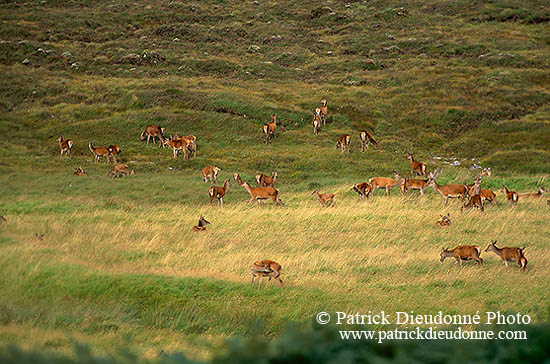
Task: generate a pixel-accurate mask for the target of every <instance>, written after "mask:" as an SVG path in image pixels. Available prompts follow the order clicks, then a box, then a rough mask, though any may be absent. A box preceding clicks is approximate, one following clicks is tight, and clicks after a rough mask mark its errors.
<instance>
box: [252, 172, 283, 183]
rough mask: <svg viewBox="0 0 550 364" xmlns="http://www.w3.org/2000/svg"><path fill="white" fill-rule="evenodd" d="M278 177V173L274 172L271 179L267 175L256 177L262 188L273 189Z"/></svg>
mask: <svg viewBox="0 0 550 364" xmlns="http://www.w3.org/2000/svg"><path fill="white" fill-rule="evenodd" d="M278 175H279V174H278V173H277V171H275V172H272V174H271V177H270V176H267V175H265V174H258V175H256V182H257V183H258V186H260V187H268V186H269V187H273V185H274V184H275V181H276V180H277V176H278Z"/></svg>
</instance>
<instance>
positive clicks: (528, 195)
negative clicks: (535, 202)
mask: <svg viewBox="0 0 550 364" xmlns="http://www.w3.org/2000/svg"><path fill="white" fill-rule="evenodd" d="M545 193H546V189H545V188H544V186H540V187H539V189H538V191H537V192H527V193H522V194H520V195H519V196H521V198H539V197H541V196H542V195H543V194H545Z"/></svg>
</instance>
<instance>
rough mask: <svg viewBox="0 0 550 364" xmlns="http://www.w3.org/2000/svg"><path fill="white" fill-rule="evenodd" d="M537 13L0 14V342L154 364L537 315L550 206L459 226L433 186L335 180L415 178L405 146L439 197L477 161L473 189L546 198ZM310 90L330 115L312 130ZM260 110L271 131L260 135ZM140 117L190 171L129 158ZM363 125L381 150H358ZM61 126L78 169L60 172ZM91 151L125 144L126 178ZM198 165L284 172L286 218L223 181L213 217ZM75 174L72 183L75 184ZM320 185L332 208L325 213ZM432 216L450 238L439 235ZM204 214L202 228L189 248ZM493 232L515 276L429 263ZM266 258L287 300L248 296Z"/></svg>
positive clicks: (417, 8) (541, 317) (406, 6)
mask: <svg viewBox="0 0 550 364" xmlns="http://www.w3.org/2000/svg"><path fill="white" fill-rule="evenodd" d="M549 20H550V5H549V4H547V3H544V2H539V1H504V0H495V1H491V2H471V1H438V2H437V3H433V4H432V3H426V2H421V1H400V2H398V1H349V2H339V1H324V2H318V3H311V4H310V3H307V2H300V1H282V2H281V1H247V2H241V1H187V2H177V1H172V2H158V1H155V2H151V1H141V0H138V1H132V2H129V1H125V0H121V1H116V2H112V1H61V0H60V1H56V0H49V1H20V2H11V1H3V2H0V76H1V77H2V79H3V82H1V83H0V133H1V135H2V136H3V137H2V138H0V214H1V215H4V216H5V217H6V219H7V222H6V223H2V224H0V261H1V263H0V272H1V274H0V289H1V290H2V291H3V292H5V293H6V294H4V295H2V296H1V298H0V323H1V324H2V325H1V326H0V344H2V345H4V344H7V343H16V344H18V345H20V346H22V347H24V348H29V347H32V348H38V349H40V350H41V349H48V350H58V351H64V352H69V351H71V349H72V345H73V343H75V342H87V343H90V344H91V345H92V347H93V349H94V350H97V351H100V352H111V351H113V350H115V349H116V347H118V346H119V345H125V342H126V341H129V342H131V343H132V345H135V346H136V351H138V352H140V353H143V354H145V356H147V357H154V356H155V355H156V353H158V352H159V351H161V350H164V351H166V352H169V351H174V350H183V351H185V352H186V353H188V354H189V355H190V356H192V357H197V358H205V357H206V356H208V355H209V353H210V352H211V348H212V346H216V345H217V344H218V343H220V342H221V341H222V340H223V339H225V338H227V337H230V336H232V335H236V334H239V335H245V336H250V335H253V334H256V333H260V334H264V335H266V336H268V337H273V336H275V335H277V334H279V333H280V332H281V329H282V327H283V326H284V325H285V323H286V322H287V321H289V320H292V321H298V322H301V323H306V324H307V323H309V322H310V320H311V317H312V315H314V314H315V313H316V312H318V311H320V310H328V311H331V310H349V311H357V310H364V309H365V308H369V309H385V310H387V311H391V310H396V309H399V310H404V311H407V310H415V311H417V310H420V311H425V312H435V311H438V310H444V311H445V312H449V313H453V312H458V313H472V312H475V311H476V310H482V311H483V310H487V309H499V310H501V311H513V312H516V311H519V312H522V313H526V314H530V315H531V316H532V318H533V319H534V320H535V321H537V322H542V321H547V320H548V310H549V307H548V298H549V296H548V292H550V285H549V282H550V280H549V279H548V278H549V277H550V270H549V267H548V264H546V263H545V262H547V261H548V258H549V255H550V252H549V250H548V244H547V242H548V238H550V228H549V227H548V224H547V220H548V214H549V209H548V207H547V206H546V199H547V198H544V199H543V200H538V201H531V202H528V201H523V200H520V204H519V205H518V206H517V207H516V208H512V207H511V206H510V205H508V204H506V203H505V201H504V197H503V196H499V197H498V199H499V201H500V204H498V205H493V206H489V207H488V208H487V211H486V212H485V213H484V214H481V213H480V212H478V211H475V212H470V213H464V214H460V213H459V204H458V202H456V201H453V202H452V203H451V204H450V205H449V207H447V208H445V207H444V206H443V205H442V203H441V199H440V198H439V196H436V195H435V194H434V193H433V191H431V190H430V191H429V192H428V193H427V196H425V198H420V197H418V196H417V194H416V193H410V195H409V196H408V197H407V198H405V199H402V198H401V197H400V196H399V197H398V196H397V191H396V190H394V191H393V196H392V197H391V198H386V197H384V196H382V193H381V192H377V193H376V198H375V199H374V200H373V201H368V202H366V201H362V202H359V201H358V200H357V197H356V196H355V194H354V193H353V192H351V191H350V190H349V188H350V187H351V186H352V185H353V184H354V183H358V182H363V181H366V180H368V178H370V177H373V176H376V175H380V176H389V175H390V174H391V171H392V170H394V169H395V170H398V171H400V172H402V173H403V174H408V170H409V162H408V161H407V159H406V152H408V151H414V152H415V156H416V157H417V159H419V160H421V161H423V162H425V163H427V164H428V169H429V170H432V169H433V168H436V167H437V168H440V169H442V170H443V173H442V176H441V178H440V179H439V182H440V183H446V182H451V181H452V182H457V183H466V182H468V183H470V182H471V181H472V178H473V175H474V173H476V170H472V169H471V167H472V166H473V165H481V166H483V167H490V168H491V169H492V171H493V176H492V177H490V178H487V179H485V180H484V188H491V189H493V190H498V189H499V188H500V186H502V184H504V183H506V184H507V185H508V186H509V187H511V188H513V189H515V190H518V191H532V190H535V189H536V187H537V186H538V185H544V183H545V181H546V177H547V176H548V173H550V149H549V145H550V88H549V85H550V72H549V65H550V35H549V34H550V26H549V24H548V21H549ZM323 97H326V98H328V100H329V105H328V106H329V117H328V124H327V126H326V127H324V128H322V129H321V132H320V134H319V135H317V136H314V135H313V133H312V128H311V123H310V122H311V118H312V117H311V115H312V113H311V112H312V109H313V108H315V107H316V106H318V105H319V104H320V100H321V98H323ZM272 113H276V114H277V115H278V119H279V120H280V121H281V122H282V125H280V126H279V129H278V130H277V134H278V136H277V137H276V138H275V139H274V140H273V142H272V143H270V144H269V145H265V144H264V143H263V135H262V133H261V128H262V125H263V123H264V122H266V121H269V120H270V115H271V114H272ZM149 124H158V125H162V126H164V127H166V132H167V134H175V133H176V132H177V133H180V134H181V135H188V134H194V135H196V136H197V140H198V154H197V156H196V158H193V159H190V160H186V161H184V160H183V159H182V158H181V157H180V158H179V159H177V160H174V159H173V158H172V151H171V150H170V149H162V148H159V147H158V146H154V145H145V144H144V143H143V142H141V141H140V140H139V135H140V133H141V132H142V130H143V129H144V128H145V126H146V125H149ZM360 129H368V130H370V131H372V132H373V134H374V135H375V136H376V138H377V140H378V141H379V143H380V146H379V148H372V147H371V149H370V150H369V152H368V153H366V154H361V153H359V141H358V136H357V132H358V131H359V130H360ZM342 133H350V134H352V149H351V152H350V153H346V154H344V155H342V154H340V153H339V152H338V151H337V150H336V148H335V143H336V140H337V138H338V137H339V135H341V134H342ZM59 135H63V136H64V137H65V138H71V139H73V140H74V143H75V146H74V148H73V156H72V158H67V157H63V158H62V159H60V158H59V149H58V145H57V142H56V138H57V137H58V136H59ZM89 142H94V144H96V145H99V146H103V145H108V144H112V143H114V144H116V145H119V146H120V147H121V148H122V151H123V152H122V160H123V162H124V163H127V164H129V165H130V166H131V168H133V169H135V170H136V172H137V174H136V176H131V177H127V178H122V179H116V180H113V179H109V178H107V176H106V175H107V172H108V170H109V169H110V167H109V166H107V165H106V164H105V163H98V164H94V163H93V160H92V156H91V153H90V152H89V150H88V148H87V145H88V143H89ZM452 162H455V164H456V162H458V164H459V165H451V163H452ZM212 164H214V165H216V166H218V167H220V168H221V169H222V172H221V178H220V179H221V180H223V179H226V178H230V177H231V175H232V173H233V172H239V173H240V174H241V175H242V176H243V178H244V179H246V180H249V181H253V179H254V175H255V174H257V173H260V172H262V173H271V171H273V170H277V171H278V172H279V180H278V181H277V187H278V188H279V189H280V190H281V197H282V199H283V201H284V202H285V206H284V207H283V208H273V207H272V206H271V205H270V204H269V203H268V204H266V205H264V206H255V205H254V206H252V205H250V206H246V205H245V203H244V201H246V200H247V194H246V192H245V191H244V190H243V188H242V187H239V186H236V185H233V186H232V187H231V189H230V191H229V193H228V195H227V198H226V199H225V202H226V206H225V207H224V208H223V209H222V208H216V207H210V206H208V196H207V189H208V184H205V183H203V182H201V181H200V179H199V171H200V169H201V168H202V167H204V166H206V165H212ZM79 165H80V166H82V167H83V168H84V169H85V170H86V171H87V172H88V175H89V176H88V177H82V178H80V177H75V176H73V175H72V171H73V170H74V168H75V167H77V166H79ZM220 182H221V181H220ZM547 187H548V186H547ZM315 188H319V189H321V191H322V192H325V191H328V192H335V193H336V194H337V207H336V208H334V209H329V210H322V209H320V208H319V207H318V204H317V202H316V201H315V200H314V198H313V197H312V196H311V195H310V194H311V191H312V190H313V189H315ZM446 212H450V213H451V218H452V220H453V222H454V224H453V226H452V227H451V228H450V229H448V230H444V231H442V230H440V229H436V227H435V225H434V222H435V220H436V218H437V217H438V214H439V213H446ZM201 214H202V215H205V216H206V218H207V219H208V220H210V221H211V222H212V225H210V226H209V227H208V231H207V232H206V233H205V234H200V235H197V234H192V233H191V232H190V231H189V229H190V227H191V226H192V225H193V224H195V223H196V220H197V219H198V217H199V216H200V215H201ZM35 234H37V235H38V236H41V235H42V234H44V236H43V238H42V239H38V238H37V237H36V236H35ZM491 239H498V240H499V242H501V245H517V246H527V253H526V254H527V257H528V259H529V269H528V273H527V274H522V273H520V272H519V271H518V270H517V269H516V267H515V266H514V267H513V268H509V269H505V268H504V267H501V265H500V262H499V261H498V260H497V258H496V256H492V255H484V256H483V257H484V259H486V265H485V266H484V267H482V268H479V267H476V266H474V265H472V264H468V265H467V266H466V267H464V268H462V269H460V268H458V267H456V266H454V265H453V264H452V263H450V262H448V261H446V262H445V264H440V263H439V261H438V258H439V255H438V254H439V250H440V248H441V246H446V247H453V246H455V245H459V244H477V245H480V246H482V247H483V248H485V246H486V245H487V244H488V242H489V241H490V240H491ZM264 258H266V259H274V260H277V261H279V262H280V263H281V264H282V265H283V272H284V273H283V280H285V283H286V285H287V286H286V287H284V288H282V289H281V288H278V287H277V286H276V285H272V284H271V283H273V282H270V283H269V284H268V288H266V289H265V290H263V291H261V292H257V291H256V290H255V289H253V288H251V287H250V286H249V278H250V277H249V274H248V270H247V268H248V266H249V265H250V263H251V262H252V261H254V260H257V259H264Z"/></svg>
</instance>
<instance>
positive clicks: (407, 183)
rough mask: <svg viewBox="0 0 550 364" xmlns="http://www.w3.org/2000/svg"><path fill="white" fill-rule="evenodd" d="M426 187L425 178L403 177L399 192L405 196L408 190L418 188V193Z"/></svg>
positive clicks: (421, 192) (422, 191) (422, 192)
mask: <svg viewBox="0 0 550 364" xmlns="http://www.w3.org/2000/svg"><path fill="white" fill-rule="evenodd" d="M426 187H428V180H427V179H416V178H405V179H403V183H401V187H400V189H401V194H402V195H403V196H405V194H406V193H407V191H408V190H419V191H420V194H421V195H423V194H424V190H425V189H426Z"/></svg>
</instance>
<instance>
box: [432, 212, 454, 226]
mask: <svg viewBox="0 0 550 364" xmlns="http://www.w3.org/2000/svg"><path fill="white" fill-rule="evenodd" d="M439 216H441V220H439V221H436V222H435V224H436V225H437V226H439V227H449V226H451V215H450V214H447V215H441V214H440V215H439Z"/></svg>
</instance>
